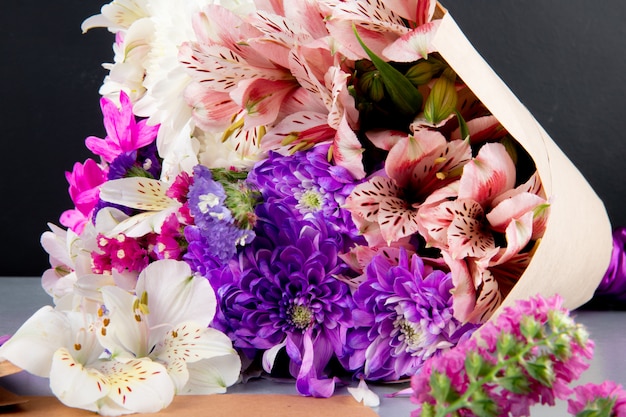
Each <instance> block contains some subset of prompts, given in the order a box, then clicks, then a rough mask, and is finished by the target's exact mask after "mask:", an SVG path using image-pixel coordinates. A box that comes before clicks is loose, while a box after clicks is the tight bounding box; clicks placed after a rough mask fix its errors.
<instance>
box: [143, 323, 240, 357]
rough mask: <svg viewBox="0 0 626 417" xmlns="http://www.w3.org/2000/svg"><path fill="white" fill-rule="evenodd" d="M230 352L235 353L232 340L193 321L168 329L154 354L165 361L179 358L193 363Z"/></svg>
mask: <svg viewBox="0 0 626 417" xmlns="http://www.w3.org/2000/svg"><path fill="white" fill-rule="evenodd" d="M232 353H235V351H234V349H233V346H232V342H231V340H230V339H229V338H228V336H226V335H225V334H224V333H222V332H220V331H219V330H216V329H212V328H207V327H205V326H201V325H199V324H198V323H195V322H186V323H181V324H179V325H178V326H176V327H175V328H173V329H172V330H171V331H169V332H168V333H167V335H166V337H165V339H164V340H163V343H162V346H161V347H160V348H159V350H158V351H157V352H155V353H154V354H155V355H156V356H157V357H158V359H160V360H161V361H163V362H165V363H169V362H171V361H179V360H180V361H184V362H186V363H193V362H197V361H199V360H202V359H208V358H212V357H215V356H224V355H229V354H232Z"/></svg>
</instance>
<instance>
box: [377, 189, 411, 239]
mask: <svg viewBox="0 0 626 417" xmlns="http://www.w3.org/2000/svg"><path fill="white" fill-rule="evenodd" d="M378 208H379V211H378V223H379V224H380V232H381V233H382V235H383V238H384V239H385V241H386V242H387V244H391V242H395V241H397V240H399V239H401V238H403V237H407V236H410V235H412V234H413V233H415V232H417V229H418V225H417V222H418V214H417V213H418V211H417V210H416V209H414V208H412V207H409V206H408V204H407V202H406V201H405V200H403V199H402V198H395V197H387V198H384V199H382V200H381V201H380V204H379V206H378Z"/></svg>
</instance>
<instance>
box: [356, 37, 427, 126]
mask: <svg viewBox="0 0 626 417" xmlns="http://www.w3.org/2000/svg"><path fill="white" fill-rule="evenodd" d="M352 30H353V31H354V34H355V36H356V39H357V40H358V41H359V44H360V45H361V47H362V48H363V50H364V51H365V53H366V54H367V56H368V57H369V58H370V60H371V61H372V63H373V64H374V66H375V67H376V69H377V70H378V71H379V73H380V78H381V80H382V81H383V84H384V85H385V90H386V91H387V92H388V93H389V97H390V98H391V101H393V103H394V104H395V105H396V106H397V107H398V110H400V111H401V112H402V113H404V114H407V115H411V114H417V113H418V112H419V111H420V110H421V108H422V95H421V94H420V92H419V91H417V89H416V88H415V87H414V86H413V84H411V82H410V81H409V80H408V79H407V78H406V77H405V76H404V75H402V73H401V72H400V71H398V70H397V69H395V68H394V67H393V66H392V65H391V64H389V63H388V62H386V61H384V60H382V59H381V58H379V57H378V56H377V55H376V54H375V53H374V52H372V50H370V49H369V48H368V47H367V46H366V45H365V43H363V41H362V40H361V37H360V36H359V33H358V32H357V30H356V26H355V25H352Z"/></svg>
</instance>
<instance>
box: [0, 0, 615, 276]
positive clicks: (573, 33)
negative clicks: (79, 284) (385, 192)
mask: <svg viewBox="0 0 626 417" xmlns="http://www.w3.org/2000/svg"><path fill="white" fill-rule="evenodd" d="M172 1H176V0H172ZM102 4H103V3H100V2H97V1H89V0H56V1H45V2H44V1H28V0H20V1H18V0H2V3H1V5H0V57H2V58H1V59H2V61H1V65H0V67H1V69H0V71H1V72H0V101H1V103H0V106H1V108H0V138H1V141H2V142H1V144H2V147H1V148H0V149H1V153H0V155H1V157H2V160H1V163H0V196H2V197H1V200H0V207H1V208H0V233H1V235H0V242H1V245H2V246H1V251H0V254H1V255H0V276H38V275H40V274H41V273H42V272H43V271H44V270H45V269H46V268H47V267H48V263H47V254H46V253H45V252H44V251H43V249H41V247H40V245H39V237H40V235H41V233H42V232H43V231H45V230H47V226H46V223H47V222H53V223H56V224H58V218H59V216H60V214H61V213H62V212H63V211H64V210H66V209H68V208H71V207H72V203H71V200H70V199H69V197H68V194H67V182H66V180H65V175H64V172H65V171H71V169H72V166H73V164H74V163H75V162H76V161H81V162H83V161H84V160H85V159H86V158H88V157H91V154H90V152H89V151H88V150H87V149H86V148H85V147H84V138H85V137H87V136H89V135H95V136H100V137H103V135H104V128H103V127H102V116H101V113H100V107H99V102H98V100H99V95H98V88H99V86H100V84H101V82H102V79H103V78H104V76H105V73H106V72H105V70H104V69H102V67H101V63H103V62H111V61H112V57H113V52H112V49H111V47H112V42H113V35H112V34H110V33H109V32H107V31H106V30H105V29H95V30H92V31H90V32H88V33H87V34H81V30H80V24H81V22H82V21H83V20H84V19H85V18H87V17H89V16H91V15H93V14H96V13H98V12H99V9H100V7H101V5H102ZM443 5H444V6H445V7H446V8H447V9H448V10H449V12H450V13H452V16H453V17H454V19H455V20H456V21H457V23H458V24H459V26H460V27H461V28H462V29H463V30H464V32H465V34H466V36H467V37H468V38H469V39H470V41H472V43H473V44H474V46H475V47H476V49H478V51H479V52H480V53H481V54H482V55H483V56H484V57H485V59H486V60H487V62H489V63H490V64H491V66H492V67H493V68H494V70H495V71H496V72H497V73H498V74H499V75H500V77H501V78H502V79H503V80H504V81H505V82H506V83H507V84H508V85H509V87H510V88H511V89H512V90H513V92H515V94H516V95H517V96H518V97H519V98H520V100H521V101H522V102H523V103H524V104H525V105H526V106H527V107H528V108H529V109H530V111H531V112H532V113H533V115H534V116H535V117H536V118H537V119H538V120H539V122H540V123H541V124H542V125H543V127H544V128H545V129H546V130H547V131H548V133H549V134H550V135H551V136H552V138H553V139H554V140H555V141H556V142H557V143H558V144H559V146H560V147H561V148H562V149H563V150H564V152H565V153H566V154H567V155H568V156H569V157H570V159H571V160H572V161H573V162H574V164H575V165H576V166H577V167H578V168H579V169H580V170H581V171H582V173H583V174H584V175H585V176H586V178H587V179H588V181H589V182H590V183H591V185H592V186H593V187H594V188H595V189H596V192H597V193H598V194H599V195H600V197H601V198H602V199H603V200H604V202H605V204H606V206H607V210H608V212H609V216H610V218H611V221H612V223H613V225H614V226H620V225H626V213H625V212H624V210H623V207H624V204H623V203H624V196H626V187H625V183H624V179H626V175H625V174H624V167H625V165H626V163H625V161H624V158H625V157H626V114H625V109H626V106H625V105H624V102H625V97H626V80H625V77H624V72H625V71H626V50H625V49H626V25H625V24H624V22H625V21H626V2H623V1H622V0H605V1H593V2H592V1H589V0H542V1H541V0H515V1H494V0H489V1H488V0H449V1H444V2H443ZM590 244H593V242H590Z"/></svg>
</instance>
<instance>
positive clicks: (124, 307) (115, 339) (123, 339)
mask: <svg viewBox="0 0 626 417" xmlns="http://www.w3.org/2000/svg"><path fill="white" fill-rule="evenodd" d="M101 292H102V298H103V300H104V305H105V306H106V311H107V313H106V317H105V318H104V321H103V327H102V329H101V331H100V332H99V333H98V339H99V340H100V343H101V344H102V346H104V347H105V348H106V349H108V350H109V352H111V356H112V357H116V358H120V359H121V358H126V359H128V358H131V357H143V356H147V355H148V353H149V351H150V348H151V347H150V346H148V325H147V323H146V322H145V318H144V317H142V316H141V315H139V314H138V312H137V311H135V309H134V308H133V304H134V303H135V300H137V298H136V297H135V296H134V295H132V294H130V293H129V292H127V291H126V290H123V289H121V288H119V287H115V286H106V287H103V288H102V289H101Z"/></svg>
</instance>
